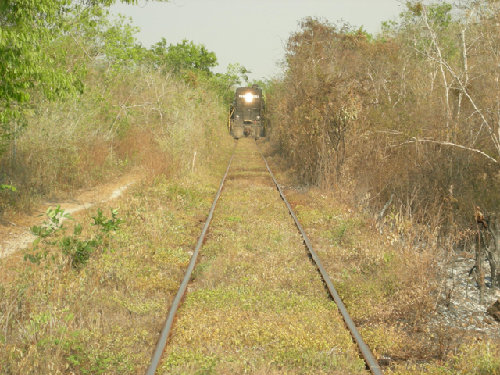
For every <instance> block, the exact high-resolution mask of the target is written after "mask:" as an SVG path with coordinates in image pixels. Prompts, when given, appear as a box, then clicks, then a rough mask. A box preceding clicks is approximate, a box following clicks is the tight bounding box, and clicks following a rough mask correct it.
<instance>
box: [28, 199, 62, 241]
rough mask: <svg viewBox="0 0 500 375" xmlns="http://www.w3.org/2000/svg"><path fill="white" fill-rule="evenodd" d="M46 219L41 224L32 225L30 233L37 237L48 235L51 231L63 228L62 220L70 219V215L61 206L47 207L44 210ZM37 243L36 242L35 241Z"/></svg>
mask: <svg viewBox="0 0 500 375" xmlns="http://www.w3.org/2000/svg"><path fill="white" fill-rule="evenodd" d="M46 215H47V217H48V218H49V220H48V221H45V222H44V223H43V224H42V225H40V226H37V225H34V226H32V227H31V228H30V230H31V233H33V234H34V235H35V236H37V237H39V238H45V237H48V236H50V235H51V234H52V233H53V232H55V231H57V230H59V229H62V228H63V221H64V220H65V219H69V220H72V217H71V215H70V214H69V213H68V212H64V209H62V208H61V206H59V205H58V206H57V207H56V208H53V207H49V208H48V209H47V212H46ZM37 244H38V242H37Z"/></svg>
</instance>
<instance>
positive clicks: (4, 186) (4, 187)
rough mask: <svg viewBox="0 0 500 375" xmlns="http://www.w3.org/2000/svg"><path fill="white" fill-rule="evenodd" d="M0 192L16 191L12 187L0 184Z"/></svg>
mask: <svg viewBox="0 0 500 375" xmlns="http://www.w3.org/2000/svg"><path fill="white" fill-rule="evenodd" d="M1 190H10V191H16V190H17V189H16V187H15V186H12V185H5V184H0V191H1Z"/></svg>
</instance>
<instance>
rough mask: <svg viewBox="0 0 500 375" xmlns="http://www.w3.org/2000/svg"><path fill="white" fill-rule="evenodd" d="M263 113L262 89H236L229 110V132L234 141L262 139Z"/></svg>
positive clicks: (263, 127) (263, 130)
mask: <svg viewBox="0 0 500 375" xmlns="http://www.w3.org/2000/svg"><path fill="white" fill-rule="evenodd" d="M263 112H264V98H263V97H262V89H261V88H259V87H258V86H257V85H254V86H252V87H238V88H237V89H236V93H235V94H234V101H233V104H232V105H231V108H230V115H229V132H230V133H231V135H232V136H233V137H234V138H236V139H238V138H242V137H253V138H255V139H258V138H260V137H264V136H265V126H264V120H263V118H262V116H263Z"/></svg>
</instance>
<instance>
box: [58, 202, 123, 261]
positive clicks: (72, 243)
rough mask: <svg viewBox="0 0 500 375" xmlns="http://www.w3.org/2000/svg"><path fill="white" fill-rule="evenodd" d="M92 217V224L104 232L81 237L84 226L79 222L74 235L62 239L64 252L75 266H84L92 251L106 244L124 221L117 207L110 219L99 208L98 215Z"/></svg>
mask: <svg viewBox="0 0 500 375" xmlns="http://www.w3.org/2000/svg"><path fill="white" fill-rule="evenodd" d="M92 219H93V220H94V222H93V223H91V224H92V225H93V226H96V227H98V228H99V229H100V230H101V232H102V233H99V234H97V235H95V236H92V237H91V238H90V239H80V238H78V236H80V235H81V233H82V226H81V225H80V224H77V225H75V227H74V229H73V235H72V236H64V237H63V238H62V240H61V241H60V246H61V249H62V252H63V253H64V254H65V255H67V256H69V257H70V258H71V265H72V266H73V268H80V267H82V266H84V265H85V264H86V263H87V261H88V260H89V259H90V256H91V255H92V253H93V252H94V251H95V250H97V249H98V248H99V247H102V246H103V245H104V244H105V241H107V240H108V239H109V235H110V233H111V232H112V231H116V230H117V229H118V226H119V225H120V224H121V223H122V221H123V220H121V219H120V218H119V217H118V210H116V209H112V210H111V218H110V219H108V218H107V217H106V216H104V215H103V214H102V210H101V209H100V208H98V209H97V215H96V216H93V217H92Z"/></svg>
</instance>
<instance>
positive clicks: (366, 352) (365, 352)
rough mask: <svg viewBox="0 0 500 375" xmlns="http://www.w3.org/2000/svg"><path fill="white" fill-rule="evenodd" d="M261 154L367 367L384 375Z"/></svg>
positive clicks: (373, 372)
mask: <svg viewBox="0 0 500 375" xmlns="http://www.w3.org/2000/svg"><path fill="white" fill-rule="evenodd" d="M259 153H260V156H262V159H263V160H264V163H266V168H267V170H268V172H269V174H270V175H271V177H272V179H273V182H274V184H275V185H276V188H277V189H278V191H279V193H280V196H281V199H282V200H283V202H285V205H286V207H287V208H288V212H289V213H290V215H291V216H292V218H293V221H294V222H295V225H296V226H297V228H298V230H299V232H300V234H301V235H302V239H303V240H304V245H305V246H306V247H307V250H308V251H309V254H310V256H311V258H312V260H313V262H314V264H315V265H316V268H317V269H318V271H319V273H320V274H321V277H322V279H323V281H324V283H325V284H326V287H327V289H328V292H329V293H330V296H331V297H332V299H333V300H334V301H335V303H336V304H337V308H338V310H339V311H340V314H341V315H342V318H343V319H344V322H345V324H346V326H347V328H348V329H349V332H350V334H351V336H352V338H353V340H354V342H355V343H356V345H357V346H358V348H359V350H360V352H361V355H362V356H363V358H364V360H365V363H366V365H367V367H368V368H369V369H370V371H371V373H372V374H374V375H382V370H381V369H380V366H379V364H378V362H377V360H376V359H375V356H374V355H373V353H372V352H371V350H370V348H369V347H368V345H366V343H365V342H364V341H363V338H362V337H361V335H360V333H359V331H358V329H357V328H356V325H355V324H354V322H353V320H352V318H351V316H350V315H349V313H348V312H347V309H346V307H345V305H344V303H343V302H342V299H341V298H340V296H339V294H338V293H337V290H336V289H335V287H334V286H333V283H332V281H331V280H330V276H328V273H327V272H326V270H325V268H324V267H323V265H322V264H321V260H320V259H319V257H318V255H317V254H316V252H315V251H314V249H313V247H312V244H311V241H310V240H309V237H307V234H306V232H305V231H304V228H302V225H300V222H299V219H298V218H297V215H295V212H294V211H293V209H292V206H291V205H290V203H288V200H287V199H286V197H285V193H284V192H283V189H281V186H280V185H279V184H278V181H277V180H276V177H274V174H273V172H272V171H271V168H270V167H269V164H268V163H267V160H266V158H265V157H264V155H263V154H262V152H261V151H260V149H259Z"/></svg>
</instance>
